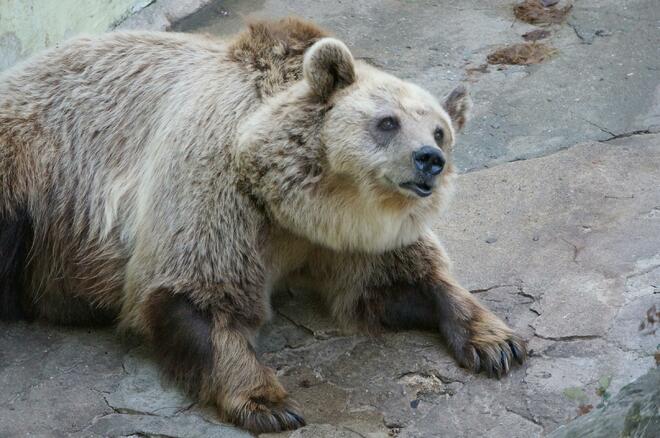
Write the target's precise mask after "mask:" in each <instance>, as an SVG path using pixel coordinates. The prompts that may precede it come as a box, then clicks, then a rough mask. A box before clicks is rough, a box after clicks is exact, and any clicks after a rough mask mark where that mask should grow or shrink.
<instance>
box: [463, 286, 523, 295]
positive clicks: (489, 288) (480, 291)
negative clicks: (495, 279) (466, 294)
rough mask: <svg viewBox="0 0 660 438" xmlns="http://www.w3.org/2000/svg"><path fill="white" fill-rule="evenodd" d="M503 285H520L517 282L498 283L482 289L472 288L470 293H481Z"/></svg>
mask: <svg viewBox="0 0 660 438" xmlns="http://www.w3.org/2000/svg"><path fill="white" fill-rule="evenodd" d="M501 287H518V285H516V284H496V285H495V286H490V287H486V288H482V289H470V293H473V294H480V293H484V292H488V291H489V290H493V289H499V288H501Z"/></svg>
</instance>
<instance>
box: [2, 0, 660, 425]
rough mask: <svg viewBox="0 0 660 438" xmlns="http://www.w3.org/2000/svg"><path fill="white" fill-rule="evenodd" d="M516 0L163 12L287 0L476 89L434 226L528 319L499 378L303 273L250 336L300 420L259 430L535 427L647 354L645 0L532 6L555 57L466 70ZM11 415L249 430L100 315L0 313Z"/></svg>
mask: <svg viewBox="0 0 660 438" xmlns="http://www.w3.org/2000/svg"><path fill="white" fill-rule="evenodd" d="M157 4H158V2H156V3H154V6H155V5H157ZM511 5H512V1H501V0H497V1H492V2H487V3H485V2H478V1H476V0H465V1H462V2H452V1H416V2H411V1H402V2H398V1H397V2H395V1H387V2H376V1H364V0H357V1H350V2H349V1H345V0H342V1H340V0H335V1H319V2H305V1H299V0H286V1H285V0H265V1H257V0H247V1H242V2H238V1H235V0H234V1H212V2H211V3H210V5H207V6H205V7H203V8H202V9H201V10H200V12H199V13H197V14H195V15H193V16H191V17H188V18H186V19H184V20H183V21H180V22H179V23H178V24H175V25H174V26H173V27H174V28H175V29H177V30H186V31H204V32H211V33H215V34H219V35H226V34H228V33H232V32H234V31H236V30H238V28H239V27H240V19H239V17H238V15H239V14H243V15H247V16H263V17H271V16H283V15H288V14H291V13H295V14H297V15H300V16H303V17H307V18H312V19H314V20H315V21H318V22H319V23H321V24H322V25H325V26H327V27H328V28H330V29H332V30H333V31H334V32H335V33H336V34H337V35H338V36H340V37H342V38H344V39H345V40H346V41H347V42H348V43H349V45H350V46H351V47H352V48H353V49H354V51H355V52H356V54H357V55H358V56H362V57H369V58H371V59H372V60H373V62H376V63H379V64H380V65H382V67H383V68H385V69H386V70H389V71H391V72H393V73H395V74H398V75H401V76H404V77H406V78H409V79H412V80H415V81H417V82H419V83H420V84H421V85H423V86H425V87H427V88H429V89H431V90H432V91H434V92H435V93H437V94H438V95H441V94H444V93H445V92H447V91H449V89H450V88H451V86H452V85H454V84H455V83H456V82H458V81H460V80H467V81H469V82H471V85H472V89H473V94H474V99H475V117H474V120H473V122H472V125H471V126H470V127H469V128H468V130H467V132H466V135H465V136H463V137H462V138H461V139H460V143H459V144H458V145H457V151H456V155H457V160H458V163H459V165H460V167H461V169H463V170H472V171H471V172H468V173H465V174H464V175H462V176H460V177H459V178H458V181H457V186H458V189H457V192H456V195H455V200H454V203H453V206H452V208H451V209H449V210H448V211H447V213H446V214H445V215H443V216H442V217H439V218H438V222H437V226H436V231H437V232H438V234H439V235H440V236H441V237H442V240H443V241H444V242H445V244H446V246H447V249H448V251H449V253H450V254H451V256H452V259H453V260H454V265H455V271H456V274H457V276H458V277H459V279H460V280H461V281H462V282H463V284H465V285H466V287H468V288H469V289H470V290H471V291H472V292H473V293H475V294H477V295H478V296H479V298H480V299H481V300H483V301H484V302H485V303H486V304H487V305H488V306H489V307H490V308H492V309H493V310H494V311H495V312H496V313H497V314H499V315H500V316H501V317H502V318H504V319H506V320H507V322H508V323H509V324H510V325H511V326H513V327H514V328H515V329H516V330H518V331H519V332H521V333H522V334H524V335H525V336H526V337H527V338H528V339H529V340H530V348H531V349H532V354H531V357H530V359H529V362H528V364H527V365H526V366H525V367H522V368H518V369H516V370H515V371H514V372H513V373H512V374H511V375H510V376H509V377H507V378H505V379H502V380H499V381H498V380H491V379H488V378H486V377H485V376H482V375H479V376H474V375H472V374H470V373H468V372H466V371H464V370H462V369H461V368H459V367H457V365H456V364H455V362H454V361H453V360H452V359H451V357H449V355H448V354H447V352H446V350H445V349H444V347H443V345H442V342H441V339H440V338H439V337H438V336H437V335H435V334H428V333H418V332H403V333H390V334H385V335H383V336H380V337H376V338H369V337H364V336H346V335H343V334H341V333H340V332H339V331H338V330H337V328H336V325H335V324H334V323H333V322H332V321H331V320H329V319H328V317H327V314H326V313H325V312H324V310H323V308H322V307H321V306H319V304H318V300H315V298H314V296H313V295H309V294H304V293H302V292H299V291H291V293H290V294H289V295H283V296H278V297H275V303H276V309H277V310H276V312H275V317H274V320H273V322H272V323H271V324H270V325H269V326H268V327H266V329H265V330H264V333H263V335H262V338H261V342H260V347H259V348H260V353H261V355H262V357H263V360H264V361H265V362H267V363H268V364H269V365H271V366H273V367H274V368H275V369H276V370H277V372H278V374H279V375H280V378H281V380H282V382H283V383H284V385H285V386H286V387H287V389H288V390H289V391H290V392H291V393H292V394H293V396H294V397H295V398H296V399H297V400H298V401H299V402H300V403H301V405H302V406H303V407H304V411H305V415H306V419H307V420H308V424H309V425H308V426H307V427H305V428H303V429H300V430H298V431H295V432H292V433H287V434H279V435H269V436H270V437H274V436H278V437H281V436H291V437H354V436H362V437H371V438H375V437H388V436H400V437H434V436H438V437H439V436H452V437H454V436H456V437H472V436H483V435H485V434H487V435H488V436H489V437H494V438H498V437H507V438H508V437H525V438H527V437H538V436H542V435H544V434H547V433H550V432H551V431H553V430H555V429H557V428H558V427H559V426H561V425H564V424H567V423H568V422H570V421H571V420H573V419H575V418H576V417H578V416H579V415H580V414H583V413H585V412H587V411H589V410H591V409H595V410H596V412H594V416H597V415H600V414H599V412H600V410H599V409H598V406H599V405H601V404H602V405H607V406H608V409H609V406H612V405H611V404H610V403H613V402H614V400H615V398H613V397H614V395H615V394H617V393H618V392H619V390H620V389H621V388H622V387H624V386H625V385H627V384H629V383H630V382H632V381H634V380H635V379H637V378H639V377H640V376H643V375H645V374H646V373H647V372H648V371H649V370H650V369H652V368H654V367H655V363H656V362H655V359H654V354H655V353H656V351H657V350H658V349H659V348H660V345H659V344H660V336H659V335H658V332H657V325H658V323H657V322H656V323H651V322H649V321H648V315H647V313H648V311H649V309H651V308H652V306H653V305H655V306H656V308H660V188H659V184H658V182H659V181H660V135H654V134H648V133H647V132H655V131H658V127H659V126H660V84H659V81H658V71H659V69H660V65H659V64H658V63H659V62H660V61H659V59H660V56H658V48H659V46H658V44H657V41H658V30H657V19H658V13H659V12H658V10H657V9H658V8H655V7H653V6H655V2H653V1H652V0H636V1H630V2H625V3H621V2H615V1H613V0H604V1H598V2H596V1H595V0H594V1H589V0H583V1H580V2H576V3H575V8H574V10H573V12H572V14H571V16H570V17H569V20H568V22H567V23H566V24H564V25H558V26H552V27H549V28H548V29H549V30H550V31H551V32H552V35H551V37H550V38H549V39H548V40H545V41H547V42H548V43H549V44H552V45H554V46H555V47H557V48H558V49H559V53H558V54H557V55H556V56H555V57H554V58H553V59H551V60H550V61H548V62H546V63H543V64H540V65H535V66H529V67H519V66H515V67H513V66H510V67H503V68H502V69H499V68H498V67H494V66H489V67H487V68H486V70H487V71H486V72H478V71H475V70H473V68H475V67H479V66H480V65H482V64H483V63H484V60H485V57H486V55H487V53H488V52H489V51H490V50H491V49H493V48H494V47H499V46H501V45H505V44H511V43H517V42H520V41H522V38H521V35H522V34H523V33H525V32H528V31H530V30H532V29H535V28H537V27H536V26H531V25H528V24H524V23H520V22H518V21H515V20H514V19H513V15H512V12H511ZM154 22H155V21H154ZM146 25H147V26H148V25H149V24H148V23H147V24H146ZM168 26H169V27H172V26H171V22H170V23H169V24H168ZM630 73H632V74H630ZM601 78H602V80H601ZM533 157H536V158H533ZM485 167H490V168H488V169H484V168H485ZM642 323H643V324H642ZM646 378H647V377H645V379H646ZM643 382H644V381H643ZM626 391H627V389H626V390H624V392H623V393H622V397H623V398H625V397H628V396H627V395H626V394H628V393H627V392H626ZM641 412H642V410H640V413H641ZM644 412H646V411H644ZM640 415H641V414H640ZM645 415H646V414H645ZM587 417H588V418H591V417H589V416H586V417H580V419H578V421H579V422H582V421H584V422H587V421H588V420H586V418H587ZM582 418H585V420H582ZM653 421H655V420H653ZM613 430H614V429H613ZM558 433H559V432H558ZM27 435H30V436H42V437H53V436H55V437H60V436H61V437H65V436H84V437H87V436H92V437H95V436H174V437H196V436H219V437H220V436H222V437H240V436H244V437H248V436H250V435H249V434H248V433H246V432H243V431H240V430H238V429H236V428H233V427H231V426H228V425H224V424H221V423H219V422H218V421H217V419H216V417H215V415H214V413H213V411H212V409H209V408H204V407H201V406H198V405H196V404H194V403H193V402H192V401H191V400H189V399H187V398H186V397H185V396H183V395H182V394H181V393H180V392H179V391H178V390H176V388H171V387H169V386H167V385H166V384H162V383H161V381H160V379H159V377H158V372H157V367H156V365H155V364H154V362H153V361H152V360H151V358H150V353H149V351H148V349H145V348H144V347H140V346H139V345H137V344H136V343H134V342H132V341H129V342H125V343H120V342H119V341H118V340H117V339H115V337H114V335H113V333H112V331H111V330H109V329H99V328H89V329H73V328H62V327H53V326H48V325H44V324H38V323H37V324H26V323H17V324H4V323H0V437H2V438H5V437H18V436H27ZM263 436H267V435H263Z"/></svg>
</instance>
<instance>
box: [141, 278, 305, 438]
mask: <svg viewBox="0 0 660 438" xmlns="http://www.w3.org/2000/svg"><path fill="white" fill-rule="evenodd" d="M145 315H146V320H147V326H148V328H149V332H150V338H151V343H152V345H153V346H154V349H155V350H156V353H157V354H158V355H159V356H160V362H161V366H162V368H163V370H164V372H165V374H166V375H167V376H169V377H170V378H172V379H173V380H174V381H175V382H177V383H178V384H180V385H183V387H184V388H185V389H186V390H187V391H189V392H190V393H191V394H192V395H194V396H196V397H198V398H199V399H200V400H201V401H202V402H205V403H211V404H216V405H217V407H218V408H219V409H220V413H221V415H222V417H223V418H225V419H226V420H228V421H231V422H233V423H235V424H238V425H240V426H242V427H244V428H246V429H249V430H251V431H253V432H256V433H263V432H280V431H283V430H290V429H297V428H299V427H302V426H304V425H305V420H304V419H303V417H302V414H301V413H300V409H299V408H298V406H297V404H296V403H295V402H294V401H293V400H291V399H290V398H289V396H288V394H287V392H286V391H285V390H284V388H283V387H282V386H281V385H280V383H279V381H278V380H277V377H276V376H275V373H274V372H273V371H272V370H271V369H269V368H267V367H265V366H263V365H262V364H261V363H260V362H259V360H258V359H257V357H256V354H255V351H254V349H253V348H252V345H251V343H250V340H249V338H248V337H247V336H246V333H249V332H250V329H249V328H247V327H245V326H244V325H242V324H241V323H240V322H239V321H237V320H236V319H235V318H232V317H231V316H230V315H228V314H226V313H223V312H221V311H218V310H217V309H216V310H214V311H211V310H202V309H200V308H199V307H198V306H197V305H196V304H195V303H193V301H191V299H190V298H189V297H188V296H187V295H185V294H181V293H173V292H172V291H171V290H169V289H159V290H156V291H154V292H153V293H152V294H151V295H150V298H149V301H148V303H147V307H146V313H145Z"/></svg>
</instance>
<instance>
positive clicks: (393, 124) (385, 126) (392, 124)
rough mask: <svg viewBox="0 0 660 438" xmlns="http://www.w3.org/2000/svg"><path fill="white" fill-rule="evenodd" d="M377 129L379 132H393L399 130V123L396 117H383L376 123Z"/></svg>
mask: <svg viewBox="0 0 660 438" xmlns="http://www.w3.org/2000/svg"><path fill="white" fill-rule="evenodd" d="M378 129H380V130H381V131H394V130H395V129H399V121H398V120H397V119H396V117H391V116H389V117H384V118H382V119H380V121H379V122H378Z"/></svg>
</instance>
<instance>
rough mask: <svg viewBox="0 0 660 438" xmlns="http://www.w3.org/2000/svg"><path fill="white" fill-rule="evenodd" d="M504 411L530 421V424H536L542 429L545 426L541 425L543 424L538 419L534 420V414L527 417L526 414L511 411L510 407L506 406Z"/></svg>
mask: <svg viewBox="0 0 660 438" xmlns="http://www.w3.org/2000/svg"><path fill="white" fill-rule="evenodd" d="M504 410H505V411H507V412H509V413H511V414H514V415H517V416H518V417H520V418H522V419H523V420H527V421H529V422H530V423H534V424H536V425H537V426H541V427H543V424H541V422H540V421H539V420H537V419H536V418H534V416H533V415H532V414H530V413H528V414H527V415H525V414H522V413H520V412H517V411H515V410H513V409H511V408H510V407H508V406H504Z"/></svg>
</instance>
